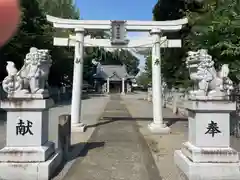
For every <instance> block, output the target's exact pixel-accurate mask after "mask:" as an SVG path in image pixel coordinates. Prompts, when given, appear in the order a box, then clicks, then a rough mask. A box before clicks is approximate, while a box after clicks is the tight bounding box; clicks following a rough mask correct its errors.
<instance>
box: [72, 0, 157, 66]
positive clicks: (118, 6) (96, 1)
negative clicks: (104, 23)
mask: <svg viewBox="0 0 240 180" xmlns="http://www.w3.org/2000/svg"><path fill="white" fill-rule="evenodd" d="M75 2H76V4H77V6H78V7H79V9H80V16H81V18H82V19H86V20H150V21H151V20H152V9H153V7H154V5H155V4H156V2H157V0H118V1H116V0H75ZM142 35H143V34H142V33H129V36H130V37H136V36H138V37H141V36H142ZM142 66H144V59H143V57H140V67H142Z"/></svg>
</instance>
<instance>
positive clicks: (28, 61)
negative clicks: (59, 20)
mask: <svg viewBox="0 0 240 180" xmlns="http://www.w3.org/2000/svg"><path fill="white" fill-rule="evenodd" d="M51 65H52V60H51V56H50V54H49V50H46V49H37V48H35V47H32V48H31V49H30V52H29V53H28V54H27V55H26V57H25V60H24V65H23V66H22V68H21V69H20V70H19V71H17V69H16V67H15V64H14V62H12V61H8V62H7V67H6V70H7V72H8V76H7V77H5V79H4V80H3V82H2V86H3V90H4V91H5V92H6V93H7V94H8V97H9V98H10V97H12V98H27V97H31V98H34V97H35V98H37V97H38V98H46V97H49V92H48V90H47V81H48V75H49V70H50V67H51Z"/></svg>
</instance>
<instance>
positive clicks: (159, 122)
mask: <svg viewBox="0 0 240 180" xmlns="http://www.w3.org/2000/svg"><path fill="white" fill-rule="evenodd" d="M150 34H151V35H152V37H153V38H154V39H155V43H154V45H153V47H152V103H153V122H152V123H151V124H149V125H148V127H149V129H150V130H151V131H152V132H153V133H163V134H165V133H169V132H170V128H169V127H168V126H166V125H165V124H164V123H163V113H162V82H161V81H162V79H161V53H160V50H161V45H160V41H161V35H162V32H161V30H160V29H152V31H151V32H150Z"/></svg>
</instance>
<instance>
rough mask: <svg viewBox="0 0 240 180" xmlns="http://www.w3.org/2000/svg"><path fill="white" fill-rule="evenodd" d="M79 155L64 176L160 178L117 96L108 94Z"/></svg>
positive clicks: (85, 178) (113, 179)
mask: <svg viewBox="0 0 240 180" xmlns="http://www.w3.org/2000/svg"><path fill="white" fill-rule="evenodd" d="M82 156H83V157H79V158H78V160H77V161H76V162H75V164H74V165H73V166H72V168H71V169H70V170H69V172H68V173H67V175H66V176H65V178H64V179H66V180H75V179H79V178H81V180H156V179H158V180H161V178H160V176H159V172H158V169H157V167H156V165H155V162H154V160H153V157H152V155H151V152H150V150H149V148H148V146H147V143H146V142H145V140H144V138H143V136H142V135H141V134H140V133H139V131H138V127H137V123H136V122H135V121H134V120H132V118H131V115H130V113H129V112H128V110H127V108H126V107H125V105H124V103H123V102H122V100H121V98H120V96H119V95H112V96H111V100H110V101H109V102H108V104H107V105H106V108H105V110H104V112H103V114H102V118H100V121H99V122H98V123H97V124H96V129H95V131H94V132H93V134H92V136H91V138H90V139H89V143H88V145H87V146H86V149H85V152H83V155H82Z"/></svg>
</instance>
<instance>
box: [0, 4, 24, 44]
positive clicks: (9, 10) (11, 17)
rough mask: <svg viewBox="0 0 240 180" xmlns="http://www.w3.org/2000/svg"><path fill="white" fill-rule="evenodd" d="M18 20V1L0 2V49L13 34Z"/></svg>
mask: <svg viewBox="0 0 240 180" xmlns="http://www.w3.org/2000/svg"><path fill="white" fill-rule="evenodd" d="M19 20H20V8H19V1H18V0H0V47H1V46H2V45H4V44H5V43H6V41H7V40H9V39H10V38H11V36H12V35H13V34H14V33H15V31H16V30H17V26H18V23H19Z"/></svg>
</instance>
